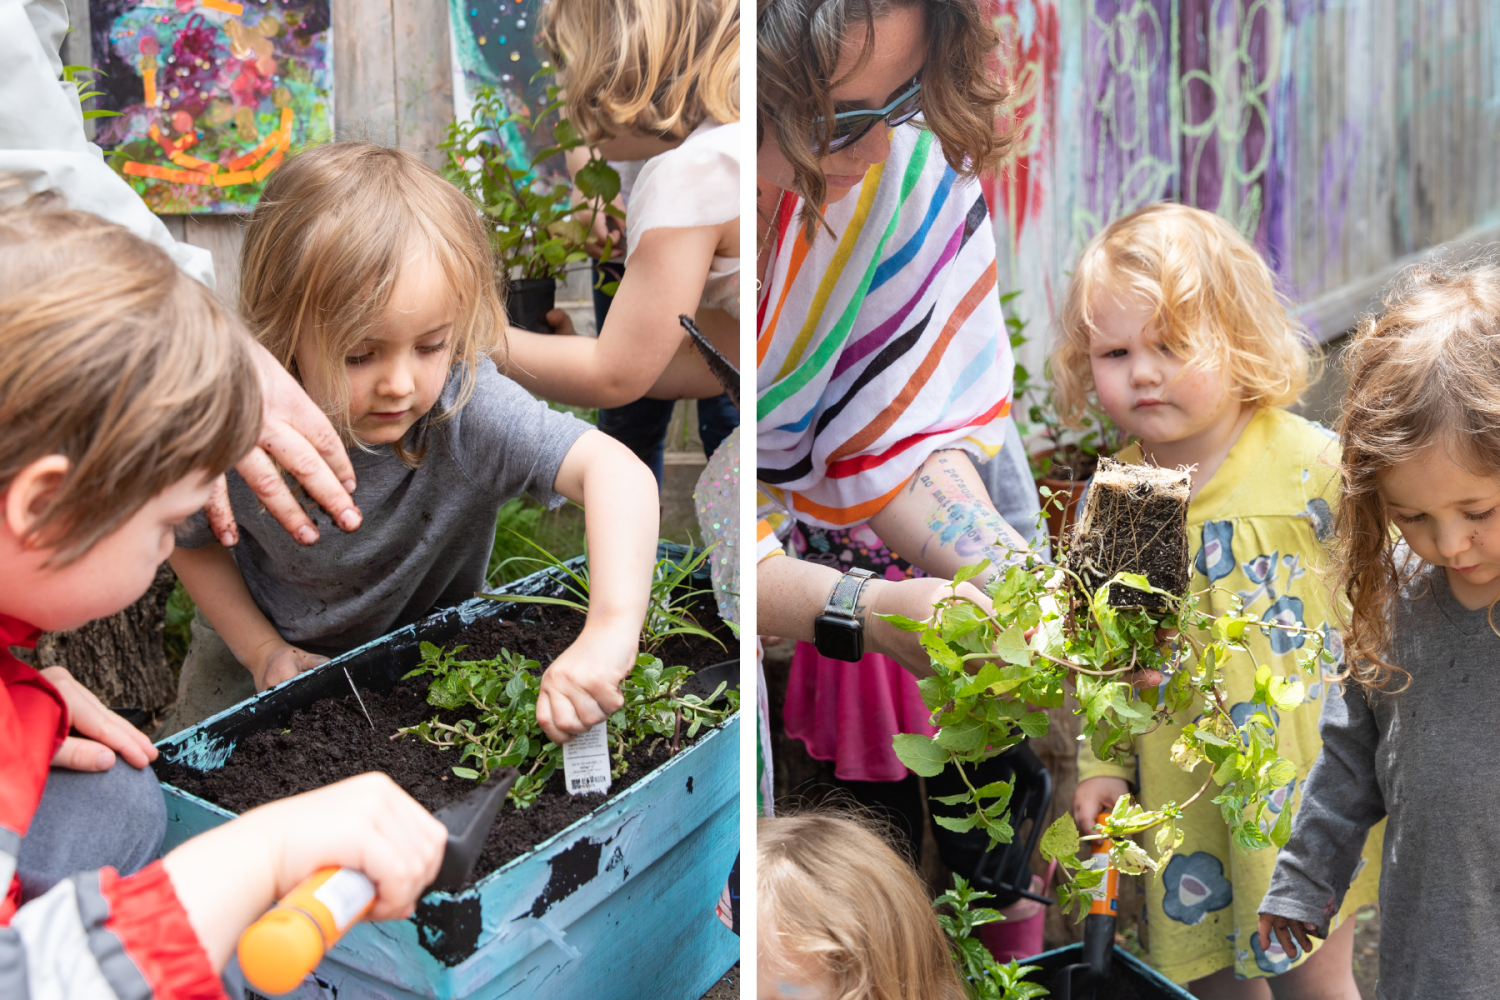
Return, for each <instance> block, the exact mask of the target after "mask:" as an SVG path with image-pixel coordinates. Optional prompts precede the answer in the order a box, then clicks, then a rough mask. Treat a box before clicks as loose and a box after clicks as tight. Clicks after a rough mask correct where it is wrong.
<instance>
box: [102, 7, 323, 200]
mask: <svg viewBox="0 0 1500 1000" xmlns="http://www.w3.org/2000/svg"><path fill="white" fill-rule="evenodd" d="M328 5H329V0H245V2H242V3H241V2H232V0H91V2H90V6H89V14H90V18H91V21H92V35H93V39H92V40H93V48H94V67H95V68H96V69H98V70H99V71H100V73H99V77H98V79H97V81H96V88H97V89H98V90H101V91H103V92H104V96H102V97H99V98H96V99H95V100H96V102H97V103H96V105H95V106H97V107H101V108H107V109H109V110H112V111H118V112H120V115H119V117H112V118H98V119H95V121H96V122H97V125H98V133H97V139H96V141H97V142H98V143H99V145H100V146H101V147H103V149H104V150H105V152H106V153H107V154H108V155H109V157H110V162H111V163H112V164H114V167H115V169H116V170H117V171H119V172H120V173H121V174H122V175H123V176H124V178H125V180H126V181H127V182H128V183H129V184H130V185H131V186H132V187H134V188H135V190H136V191H137V192H139V193H140V195H141V197H142V198H144V199H145V201H146V204H147V205H149V206H150V207H151V209H152V211H154V212H157V213H158V214H185V213H190V212H248V211H250V210H251V209H252V208H254V207H255V202H256V200H257V199H258V198H259V197H260V192H261V189H262V187H263V186H264V184H265V180H266V178H267V177H268V176H269V175H270V174H271V172H272V171H274V170H275V169H276V168H277V167H278V166H280V164H281V162H282V159H283V158H284V157H285V156H286V155H287V152H288V150H290V149H291V148H292V147H293V146H298V147H300V146H304V145H307V144H309V143H316V142H323V141H326V140H327V139H328V138H329V137H330V136H331V135H332V132H333V66H332V59H331V54H332V39H331V36H330V33H329V21H328Z"/></svg>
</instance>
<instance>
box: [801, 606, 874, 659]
mask: <svg viewBox="0 0 1500 1000" xmlns="http://www.w3.org/2000/svg"><path fill="white" fill-rule="evenodd" d="M864 640H865V632H864V629H862V628H861V627H860V626H859V623H858V622H854V621H851V620H850V619H848V618H839V617H836V616H834V615H819V616H818V617H817V618H816V619H815V620H814V621H813V642H814V645H816V646H817V647H818V652H819V653H820V654H821V655H823V656H826V657H828V658H829V659H831V660H844V661H846V662H848V663H856V662H858V661H859V659H860V657H862V656H863V655H864V646H865V642H864Z"/></svg>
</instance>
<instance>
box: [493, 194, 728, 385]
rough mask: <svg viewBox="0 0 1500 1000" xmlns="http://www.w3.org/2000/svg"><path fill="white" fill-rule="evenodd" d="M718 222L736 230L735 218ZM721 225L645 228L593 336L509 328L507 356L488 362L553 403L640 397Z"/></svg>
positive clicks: (676, 337)
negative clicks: (528, 331) (598, 328)
mask: <svg viewBox="0 0 1500 1000" xmlns="http://www.w3.org/2000/svg"><path fill="white" fill-rule="evenodd" d="M724 226H733V227H735V229H736V231H737V230H738V221H734V222H728V223H725V224H724ZM724 226H697V227H692V228H686V229H652V230H649V231H648V232H646V233H645V234H644V235H643V236H642V237H641V239H640V242H639V243H638V244H636V249H635V252H634V253H633V254H631V256H630V264H629V266H628V267H627V268H626V269H625V278H624V280H622V281H621V282H620V287H619V290H618V291H617V292H616V293H615V299H614V302H613V303H612V304H611V305H610V308H609V318H608V320H606V321H605V324H604V329H603V330H601V331H599V337H598V338H597V339H592V338H588V337H558V336H551V335H548V334H537V333H527V332H526V331H524V330H514V329H513V330H511V332H510V335H509V343H508V345H507V350H508V356H505V355H504V354H502V355H497V356H496V358H495V363H496V364H498V365H499V366H500V370H501V371H503V372H504V373H505V374H506V375H508V376H510V377H511V378H512V379H514V380H515V381H517V382H519V383H520V384H521V385H523V386H525V387H526V388H527V389H529V390H531V391H532V392H534V393H536V394H537V395H539V396H543V397H545V398H546V399H552V400H556V401H557V402H559V403H569V404H573V405H577V406H623V405H624V404H626V403H631V402H634V401H635V400H637V399H640V398H641V397H642V396H645V395H646V394H647V392H648V391H649V390H650V389H651V387H652V386H653V385H655V384H656V382H657V380H658V379H659V378H661V376H662V373H663V372H665V371H666V370H667V367H668V365H669V364H670V363H671V361H672V359H673V357H674V356H675V355H676V354H677V352H678V349H679V348H680V347H681V346H682V343H683V340H684V337H685V334H684V333H683V330H682V326H681V325H680V324H679V323H678V321H677V317H678V316H679V315H683V314H686V315H688V316H692V315H694V314H695V313H696V312H697V311H698V303H699V301H700V300H701V299H702V297H703V285H704V282H705V281H706V280H707V278H708V271H709V267H710V266H711V265H712V263H713V258H714V252H715V250H716V249H717V248H718V246H719V244H720V243H721V242H722V239H723V234H722V233H721V230H722V229H723V228H724ZM704 371H705V373H706V371H707V369H706V368H705V369H704ZM709 378H710V379H711V378H712V376H709ZM705 391H707V392H708V393H709V394H710V395H715V394H716V392H715V391H714V389H712V388H706V389H705Z"/></svg>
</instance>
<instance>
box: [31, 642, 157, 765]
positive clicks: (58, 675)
mask: <svg viewBox="0 0 1500 1000" xmlns="http://www.w3.org/2000/svg"><path fill="white" fill-rule="evenodd" d="M40 673H41V675H42V676H43V677H45V678H47V680H48V682H49V683H50V684H51V685H52V686H53V687H55V688H57V693H58V694H60V695H62V700H63V702H64V703H65V704H66V705H67V706H68V722H69V724H70V725H71V726H72V727H73V728H74V729H76V730H78V731H79V732H80V733H82V734H83V738H80V737H78V736H69V737H68V738H67V739H65V740H63V744H62V746H60V747H58V748H57V753H56V754H55V755H54V756H53V758H52V765H53V766H54V767H63V768H67V769H68V770H69V771H108V770H109V769H110V768H112V767H114V766H115V754H117V753H118V754H119V755H120V756H121V757H124V758H125V763H127V764H129V765H130V766H131V767H135V768H141V767H145V766H146V765H147V764H149V763H151V762H152V761H153V760H155V759H156V747H154V746H152V745H151V739H150V737H148V736H147V735H146V734H145V733H143V732H141V731H140V730H139V729H137V728H135V727H134V726H132V725H131V724H130V723H128V722H126V721H125V720H124V719H122V718H120V717H119V716H118V715H116V714H115V713H114V712H111V711H110V710H109V709H108V708H107V707H106V706H105V704H104V702H102V701H100V700H99V699H98V698H96V697H94V692H92V691H90V690H89V689H88V688H86V687H84V686H83V685H82V684H80V683H78V682H77V681H75V680H74V679H73V675H72V674H70V673H68V672H67V670H65V669H63V668H62V667H48V668H47V669H46V670H43V671H40Z"/></svg>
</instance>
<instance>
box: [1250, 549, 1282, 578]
mask: <svg viewBox="0 0 1500 1000" xmlns="http://www.w3.org/2000/svg"><path fill="white" fill-rule="evenodd" d="M1280 557H1281V553H1280V552H1272V553H1271V554H1270V555H1266V554H1265V553H1264V552H1262V553H1261V554H1260V555H1258V556H1256V557H1255V558H1254V559H1251V560H1250V561H1249V562H1247V563H1245V565H1244V566H1243V567H1242V568H1243V569H1244V571H1245V578H1246V579H1248V580H1249V581H1250V582H1251V583H1254V584H1258V585H1264V584H1266V583H1275V582H1276V563H1277V561H1278V560H1279V559H1280Z"/></svg>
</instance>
